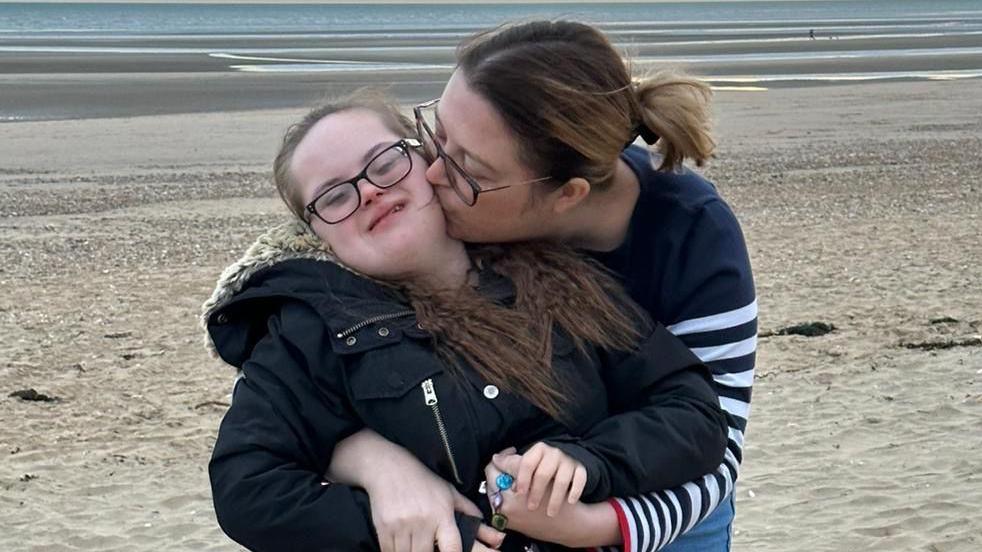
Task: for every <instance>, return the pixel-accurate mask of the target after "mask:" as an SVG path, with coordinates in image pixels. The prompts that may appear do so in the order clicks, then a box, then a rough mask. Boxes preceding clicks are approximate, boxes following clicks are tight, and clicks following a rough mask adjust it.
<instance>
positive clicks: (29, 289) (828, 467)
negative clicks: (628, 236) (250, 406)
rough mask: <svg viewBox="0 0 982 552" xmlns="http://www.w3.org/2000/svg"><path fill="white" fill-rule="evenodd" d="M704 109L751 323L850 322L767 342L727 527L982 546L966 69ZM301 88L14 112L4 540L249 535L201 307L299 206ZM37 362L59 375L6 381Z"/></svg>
mask: <svg viewBox="0 0 982 552" xmlns="http://www.w3.org/2000/svg"><path fill="white" fill-rule="evenodd" d="M93 78H96V77H93ZM216 86H219V85H217V84H216ZM5 90H6V89H5ZM166 91H167V89H166V88H165V89H163V90H162V91H161V92H160V94H161V95H163V94H164V93H165V92H166ZM717 112H718V119H719V131H720V132H719V134H720V143H721V148H720V152H719V156H718V158H717V159H716V160H714V162H713V163H712V164H711V166H710V168H709V169H708V173H709V175H710V176H711V177H712V178H713V179H714V180H715V181H716V182H717V183H718V184H719V187H720V189H721V191H722V193H723V194H724V196H725V197H726V198H727V199H728V200H729V201H730V203H731V204H732V205H733V207H734V209H735V210H736V212H737V213H738V216H739V217H740V219H741V221H742V223H743V225H744V230H745V233H746V235H747V239H748V242H749V245H750V249H751V255H752V260H753V263H754V267H755V270H756V275H757V284H758V294H759V302H760V324H761V330H762V331H763V332H765V333H767V332H776V331H778V330H780V329H781V328H784V327H787V326H791V325H794V324H799V323H805V322H816V321H819V322H826V323H830V324H832V325H834V326H835V328H836V329H835V331H833V332H832V333H830V334H827V335H824V336H820V337H811V338H809V337H802V336H780V335H774V336H771V337H762V338H761V340H760V344H759V347H760V348H759V361H758V378H757V384H756V387H755V393H754V407H753V415H752V417H751V421H750V428H749V430H748V435H747V440H748V441H747V449H746V458H745V463H744V471H743V475H742V478H741V482H740V484H739V487H738V491H737V498H738V500H737V510H738V514H737V521H736V527H735V530H736V534H735V538H734V549H735V550H738V551H739V550H747V551H749V550H754V551H764V552H783V551H786V550H817V551H825V550H827V551H841V550H891V551H893V550H935V551H946V552H953V551H954V552H961V551H964V552H970V551H975V550H978V549H979V548H980V547H982V540H980V535H982V518H980V517H979V516H978V511H979V509H980V508H982V478H980V475H979V473H980V472H982V458H980V456H979V454H978V451H979V450H980V449H982V432H980V431H979V420H980V419H982V346H980V344H982V341H980V338H979V335H980V334H982V293H980V292H979V290H980V289H982V276H980V274H982V270H979V267H980V266H982V242H980V239H979V238H980V230H979V229H980V228H982V220H980V217H982V177H980V176H979V175H980V174H982V158H980V156H979V152H980V151H982V138H980V136H982V115H980V113H982V96H980V95H979V94H978V84H977V81H975V82H973V81H965V82H918V83H888V84H866V85H849V86H827V87H812V88H782V89H773V90H769V91H766V92H757V93H746V92H743V93H738V92H721V93H719V94H718V95H717ZM299 114H300V110H298V109H296V108H292V107H291V108H289V109H275V110H260V111H242V112H239V113H202V114H184V115H161V116H142V117H122V118H111V119H84V120H70V121H43V122H20V123H6V124H3V125H0V129H2V137H0V145H2V151H3V156H2V158H0V289H2V294H0V335H3V336H4V337H3V339H2V340H0V382H2V386H0V420H2V423H0V457H2V458H3V461H2V462H0V527H3V528H4V531H2V532H0V549H2V550H5V551H6V550H9V551H22V550H24V551H26V550H46V551H61V550H65V551H68V550H100V551H110V550H120V551H122V550H127V551H134V550H148V551H149V550H159V549H161V548H164V549H167V550H188V551H191V550H195V551H198V550H235V549H237V548H236V547H235V546H234V545H233V544H232V543H231V542H229V541H228V540H227V539H225V537H224V536H223V535H222V534H221V532H220V530H219V529H218V527H217V525H216V522H215V519H214V514H213V511H212V508H211V502H210V496H209V487H208V483H207V474H206V464H207V461H208V457H209V454H210V449H211V446H212V444H213V441H214V438H215V433H216V430H217V427H218V423H219V421H220V419H221V416H222V413H223V410H224V407H225V404H226V403H227V400H228V398H227V394H228V392H229V391H230V386H231V381H232V370H231V369H230V368H228V367H226V366H223V365H221V364H220V363H219V362H218V361H216V360H214V359H211V358H210V357H209V356H208V355H207V354H206V352H205V350H204V349H203V347H202V346H201V335H200V333H199V330H198V328H197V325H196V324H197V320H196V316H197V313H198V307H199V305H200V304H201V302H202V301H204V300H205V299H206V298H207V297H208V295H209V293H210V290H211V288H212V286H213V284H214V281H215V279H216V278H217V276H218V274H219V273H220V271H221V269H222V268H223V267H224V266H225V265H226V264H227V263H229V262H231V261H232V260H234V259H235V258H236V257H237V256H238V255H239V254H240V253H241V251H242V250H243V249H244V248H245V247H246V246H247V245H248V244H249V243H250V242H251V240H252V239H253V238H254V237H255V236H256V235H257V234H258V233H259V232H260V231H261V230H262V229H263V228H265V227H267V226H269V225H271V224H273V223H274V222H276V221H278V220H280V219H281V218H282V217H283V216H285V214H284V209H283V208H282V207H280V205H279V203H278V201H277V200H276V199H275V197H274V196H275V193H274V192H273V190H272V187H271V185H270V184H269V174H268V173H269V166H270V162H271V159H272V156H273V153H274V151H275V148H276V145H277V142H278V140H279V139H280V134H281V132H282V130H283V129H285V128H286V126H287V125H288V124H289V123H290V122H292V121H293V120H294V119H295V118H296V117H297V116H298V115H299ZM32 388H33V389H35V390H36V391H37V392H39V393H42V394H45V395H48V396H51V397H56V398H57V400H55V401H50V402H45V401H26V400H23V399H20V398H14V397H9V396H8V394H9V393H11V392H14V391H18V390H26V389H32Z"/></svg>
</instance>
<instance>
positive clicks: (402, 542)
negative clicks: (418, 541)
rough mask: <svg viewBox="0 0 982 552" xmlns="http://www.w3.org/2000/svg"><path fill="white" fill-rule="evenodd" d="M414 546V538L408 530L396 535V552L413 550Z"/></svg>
mask: <svg viewBox="0 0 982 552" xmlns="http://www.w3.org/2000/svg"><path fill="white" fill-rule="evenodd" d="M412 548H413V540H412V536H411V535H410V534H409V533H408V532H401V533H399V534H397V535H396V538H395V551H394V552H411V550H412Z"/></svg>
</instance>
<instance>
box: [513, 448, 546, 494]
mask: <svg viewBox="0 0 982 552" xmlns="http://www.w3.org/2000/svg"><path fill="white" fill-rule="evenodd" d="M544 452H545V450H544V449H543V447H542V446H540V445H534V446H533V447H532V448H530V449H529V450H528V452H526V453H525V454H523V455H522V461H521V463H520V464H519V466H518V471H517V472H508V473H511V474H513V475H514V476H515V479H516V481H515V492H516V493H518V494H525V493H527V492H529V487H530V486H531V485H532V475H533V474H535V471H536V469H537V468H538V467H539V462H541V461H542V455H543V454H544Z"/></svg>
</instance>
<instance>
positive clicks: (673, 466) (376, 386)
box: [205, 100, 726, 550]
mask: <svg viewBox="0 0 982 552" xmlns="http://www.w3.org/2000/svg"><path fill="white" fill-rule="evenodd" d="M410 132H411V131H410V125H409V124H408V121H406V120H404V119H400V117H399V116H398V115H397V113H396V112H395V111H394V110H391V109H390V110H386V109H384V108H382V107H379V106H378V105H374V104H372V103H370V102H367V101H366V100H362V101H361V103H347V104H341V105H332V106H326V107H324V108H321V109H317V110H315V111H313V112H311V113H310V114H309V115H308V116H307V117H305V118H304V120H303V121H301V122H300V123H299V124H298V125H295V126H294V127H292V129H291V130H290V131H289V132H288V133H287V136H286V138H285V139H284V145H283V148H282V150H281V152H280V154H279V155H278V156H277V161H276V163H275V167H274V173H275V176H276V180H277V188H278V190H279V191H280V193H281V196H282V197H283V198H284V200H285V201H286V203H287V205H288V206H289V207H290V209H291V210H292V211H293V212H294V213H295V214H296V215H297V216H298V217H300V218H302V219H303V220H304V221H306V224H308V225H309V228H310V230H312V231H313V233H314V234H315V235H316V237H314V236H313V235H311V234H310V233H309V232H307V231H305V229H304V228H303V227H301V228H300V230H299V231H298V230H296V227H295V226H294V227H292V228H291V227H287V228H280V229H278V230H275V231H273V232H271V233H270V234H269V235H267V236H265V237H264V238H263V239H261V240H260V241H259V242H257V244H256V246H254V247H253V248H252V249H251V250H250V251H249V252H248V253H247V256H246V259H244V260H243V262H241V263H240V264H238V265H236V266H233V267H232V268H231V269H230V270H229V271H227V272H226V273H225V274H224V275H223V277H222V281H221V282H220V285H219V287H218V289H217V290H216V293H215V295H214V296H213V298H212V300H210V301H209V303H208V304H207V305H206V313H205V320H206V322H207V324H208V331H209V334H210V336H211V339H212V340H213V343H214V345H215V348H216V350H217V352H218V353H219V354H220V355H221V357H222V358H223V359H224V360H226V361H227V362H229V363H230V364H232V365H234V366H236V367H239V368H240V370H241V374H242V376H243V377H242V378H241V379H240V380H239V382H238V383H237V385H236V389H235V391H234V397H233V403H232V406H231V407H230V409H229V411H228V413H227V414H226V416H225V418H224V420H223V422H222V427H221V430H220V433H219V437H218V441H217V443H216V445H215V453H214V456H213V458H212V462H211V464H210V466H209V471H210V475H211V480H212V488H213V495H214V501H215V510H216V514H217V516H218V519H219V522H220V524H221V526H222V528H223V529H224V530H225V531H226V533H228V534H229V535H230V536H231V537H232V538H233V539H235V540H236V541H238V542H240V543H242V544H243V545H245V546H247V547H249V548H252V549H257V550H278V549H283V548H288V549H291V550H307V549H312V550H322V549H327V550H379V549H397V550H427V549H432V548H433V544H434V540H433V539H432V538H429V537H427V538H426V539H424V540H417V541H409V542H397V541H396V540H392V541H391V542H379V538H381V536H376V532H375V531H374V529H373V527H372V518H371V513H370V509H369V507H368V501H367V499H366V497H365V494H364V493H363V492H360V491H358V490H357V489H355V488H353V487H349V486H346V485H343V484H340V483H333V484H331V483H327V482H326V481H324V480H323V474H324V473H325V470H326V468H327V464H328V461H329V460H330V458H331V457H332V455H333V449H334V447H335V446H336V444H337V443H338V442H339V441H340V440H342V439H344V438H345V437H348V436H350V435H352V434H353V433H355V432H356V431H358V430H360V429H362V428H364V427H368V428H371V429H372V430H374V431H376V432H378V433H379V434H380V435H382V436H384V437H385V438H387V439H390V440H392V441H393V442H395V443H398V444H400V445H401V446H403V447H406V448H407V449H408V450H410V451H411V452H412V453H413V455H414V456H415V457H416V458H417V459H418V460H419V461H420V462H421V463H422V464H424V465H425V466H426V467H427V468H428V469H430V470H432V471H433V472H434V473H436V474H438V475H439V476H441V477H443V478H445V479H447V480H449V481H452V482H453V484H454V485H455V487H456V490H457V491H458V492H459V493H462V494H464V495H467V497H468V498H470V499H471V500H476V499H477V498H478V497H479V489H480V487H481V485H480V483H481V482H482V480H483V479H484V476H485V473H484V467H485V465H486V464H487V462H488V461H489V459H490V457H491V455H492V453H494V452H495V451H497V450H500V449H502V448H503V447H505V446H507V445H511V444H514V445H516V446H518V447H522V448H523V449H524V448H525V447H530V448H529V451H528V452H527V453H526V456H532V455H533V454H539V453H541V454H540V456H539V460H538V461H536V462H531V463H527V466H529V467H531V469H532V470H533V471H534V473H533V474H524V473H521V472H518V471H516V474H515V479H514V482H515V484H516V485H535V486H538V485H542V486H545V487H549V488H550V489H551V490H550V496H549V502H550V509H552V510H553V511H554V512H558V511H561V510H563V509H565V507H564V506H563V503H569V504H574V503H578V501H579V499H580V498H581V497H582V498H583V499H584V500H586V501H591V502H593V501H598V500H603V499H606V498H607V497H609V496H611V495H612V494H619V493H625V492H627V493H633V492H641V491H642V490H653V489H657V488H662V487H666V486H672V485H678V484H681V483H683V482H684V481H686V480H687V479H689V478H691V477H694V476H695V475H696V474H698V473H700V471H702V470H705V469H708V467H709V466H711V465H714V464H715V463H717V462H718V461H719V459H720V458H721V456H722V453H723V449H724V447H725V439H726V426H725V420H724V418H723V417H722V412H721V411H720V410H719V408H718V405H717V404H716V401H715V397H714V396H713V392H712V387H711V383H710V382H711V379H710V377H709V374H708V371H707V370H706V369H705V367H704V366H703V365H702V364H701V363H700V362H699V361H698V359H696V358H695V357H694V356H693V355H691V353H689V352H688V351H687V350H686V349H685V347H684V346H683V345H682V344H681V343H680V342H678V341H677V340H676V339H675V338H674V337H673V336H671V334H670V333H668V331H667V330H665V329H664V328H663V327H661V326H657V325H656V326H654V327H650V328H649V327H648V325H647V324H644V323H639V321H638V319H637V318H636V317H632V316H631V313H632V312H637V311H636V310H635V309H633V308H632V306H631V305H630V303H629V302H628V301H627V300H626V298H624V297H622V292H621V291H620V290H619V288H618V286H617V285H616V284H615V283H614V281H613V280H612V278H610V277H609V276H608V275H607V274H606V273H605V272H604V271H603V270H601V269H600V268H598V267H597V266H595V265H594V264H593V263H591V262H588V261H586V260H585V259H583V258H582V257H580V256H578V255H577V254H575V253H572V252H571V251H569V250H567V249H564V248H562V247H559V246H556V245H533V244H518V245H514V246H508V247H504V248H500V247H484V248H479V249H478V250H476V251H473V252H470V253H469V252H468V251H467V250H466V249H465V247H464V245H463V243H462V242H460V241H459V240H456V239H453V238H450V237H449V236H448V235H447V233H446V227H445V223H444V221H445V218H444V215H443V212H442V210H441V209H440V207H439V204H438V203H437V201H436V199H435V196H434V192H433V189H432V187H431V186H430V185H429V183H428V182H427V181H426V179H425V175H424V170H425V163H424V162H423V159H422V157H420V156H419V155H418V154H416V153H414V151H413V142H414V141H413V140H412V139H407V138H406V137H405V136H406V135H407V134H408V133H410ZM317 238H319V239H320V240H322V242H323V243H319V242H318V240H317ZM602 391H606V392H602ZM533 451H537V452H535V453H533ZM362 460H363V461H370V460H371V459H362ZM502 481H503V480H502V479H500V478H498V479H497V480H496V482H495V483H494V485H495V486H494V487H492V488H491V493H492V497H496V499H495V498H493V499H492V500H491V506H492V507H494V508H497V507H498V506H500V504H499V503H498V502H499V501H501V500H503V497H504V496H505V495H507V494H508V493H509V491H508V490H507V488H506V485H504V484H502ZM499 486H502V488H501V489H499V488H498V487H499ZM402 492H404V493H408V492H412V489H408V488H403V489H402ZM485 507H486V508H487V505H485ZM475 513H477V512H475ZM489 513H490V512H485V515H487V514H489ZM495 514H496V515H494V516H492V519H494V520H495V521H496V524H497V525H498V528H499V529H504V528H505V525H506V523H507V518H506V517H505V516H503V515H501V512H495ZM458 521H459V523H460V527H461V529H462V531H461V535H462V537H463V539H462V540H463V543H462V544H463V550H486V547H485V546H484V545H483V544H481V543H480V542H474V538H475V536H476V535H475V534H476V533H477V532H479V531H483V533H484V535H483V537H482V538H483V540H484V541H485V542H490V543H491V544H495V545H497V544H500V538H499V537H497V536H496V535H494V534H493V532H490V531H487V530H486V529H482V530H478V529H477V522H478V519H476V518H473V517H471V518H466V517H460V518H459V520H458ZM545 540H547V539H545ZM529 546H538V547H539V549H541V550H551V549H555V550H560V549H562V548H561V547H557V546H551V545H549V544H547V543H546V542H544V540H543V539H535V540H532V539H526V538H524V537H522V536H521V535H515V536H514V537H510V538H509V539H508V540H507V541H506V542H505V544H504V545H503V548H502V549H503V550H524V549H527V548H526V547H529Z"/></svg>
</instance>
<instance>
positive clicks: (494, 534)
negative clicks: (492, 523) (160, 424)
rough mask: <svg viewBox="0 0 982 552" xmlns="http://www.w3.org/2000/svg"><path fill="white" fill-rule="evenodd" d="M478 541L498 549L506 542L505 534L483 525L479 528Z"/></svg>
mask: <svg viewBox="0 0 982 552" xmlns="http://www.w3.org/2000/svg"><path fill="white" fill-rule="evenodd" d="M477 540H479V541H481V542H482V543H484V544H486V545H487V546H490V547H491V548H498V547H499V546H501V543H503V542H505V534H504V533H502V532H501V531H498V530H497V529H495V528H494V527H489V526H487V525H484V524H483V523H482V524H481V525H479V526H478V527H477ZM441 552H443V551H441Z"/></svg>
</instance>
